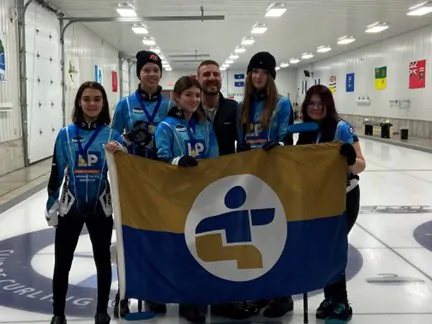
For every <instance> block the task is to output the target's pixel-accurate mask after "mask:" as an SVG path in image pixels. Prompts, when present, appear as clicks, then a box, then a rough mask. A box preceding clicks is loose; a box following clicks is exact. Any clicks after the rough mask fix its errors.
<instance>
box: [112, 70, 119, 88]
mask: <svg viewBox="0 0 432 324" xmlns="http://www.w3.org/2000/svg"><path fill="white" fill-rule="evenodd" d="M111 86H112V92H117V90H118V78H117V72H116V71H111Z"/></svg>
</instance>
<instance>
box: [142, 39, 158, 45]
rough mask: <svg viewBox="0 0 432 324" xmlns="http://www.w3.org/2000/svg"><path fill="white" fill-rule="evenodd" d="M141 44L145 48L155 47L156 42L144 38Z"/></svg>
mask: <svg viewBox="0 0 432 324" xmlns="http://www.w3.org/2000/svg"><path fill="white" fill-rule="evenodd" d="M143 44H144V45H147V46H155V45H156V42H155V40H154V38H153V37H144V39H143Z"/></svg>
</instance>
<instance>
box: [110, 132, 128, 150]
mask: <svg viewBox="0 0 432 324" xmlns="http://www.w3.org/2000/svg"><path fill="white" fill-rule="evenodd" d="M110 141H116V142H118V143H119V144H121V145H123V146H124V145H125V143H124V140H123V137H122V136H121V134H120V133H119V132H118V131H117V130H115V129H113V130H112V134H111V138H110Z"/></svg>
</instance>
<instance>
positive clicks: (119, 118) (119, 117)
mask: <svg viewBox="0 0 432 324" xmlns="http://www.w3.org/2000/svg"><path fill="white" fill-rule="evenodd" d="M127 108H128V107H127V102H126V98H123V99H121V100H120V101H119V102H118V104H117V106H116V108H115V111H114V117H113V121H112V124H111V127H112V128H113V129H115V130H116V131H117V132H119V133H120V134H123V132H124V131H125V129H126V128H127V126H128V125H127V116H126V113H127Z"/></svg>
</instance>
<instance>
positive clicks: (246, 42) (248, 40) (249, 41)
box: [241, 37, 255, 45]
mask: <svg viewBox="0 0 432 324" xmlns="http://www.w3.org/2000/svg"><path fill="white" fill-rule="evenodd" d="M253 43H255V39H254V38H253V37H244V38H243V39H242V41H241V44H242V45H252V44H253Z"/></svg>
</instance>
